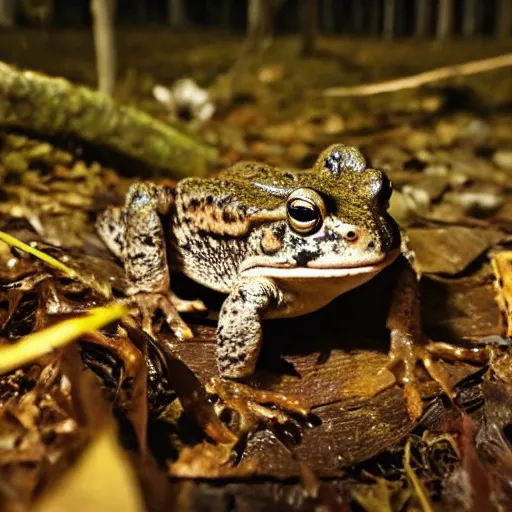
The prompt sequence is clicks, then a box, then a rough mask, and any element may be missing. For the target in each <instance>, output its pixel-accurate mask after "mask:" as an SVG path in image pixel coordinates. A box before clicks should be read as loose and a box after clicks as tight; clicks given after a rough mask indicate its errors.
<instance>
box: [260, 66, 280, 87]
mask: <svg viewBox="0 0 512 512" xmlns="http://www.w3.org/2000/svg"><path fill="white" fill-rule="evenodd" d="M283 77H284V66H283V65H282V64H274V65H272V66H265V67H263V68H261V69H260V70H259V71H258V80H259V81H260V83H262V84H271V83H274V82H278V81H279V80H282V78H283Z"/></svg>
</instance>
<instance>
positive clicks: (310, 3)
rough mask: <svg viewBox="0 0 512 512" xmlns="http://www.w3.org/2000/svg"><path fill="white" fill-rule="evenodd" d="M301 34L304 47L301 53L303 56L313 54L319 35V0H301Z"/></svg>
mask: <svg viewBox="0 0 512 512" xmlns="http://www.w3.org/2000/svg"><path fill="white" fill-rule="evenodd" d="M300 10H301V25H302V27H301V35H302V47H301V51H300V54H301V55H302V56H303V57H307V56H310V55H313V54H314V53H315V50H316V37H317V35H318V0H301V3H300Z"/></svg>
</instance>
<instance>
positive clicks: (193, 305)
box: [170, 293, 207, 313]
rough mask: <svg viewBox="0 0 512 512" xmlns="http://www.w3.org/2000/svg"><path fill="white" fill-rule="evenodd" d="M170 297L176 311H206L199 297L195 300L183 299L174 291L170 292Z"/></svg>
mask: <svg viewBox="0 0 512 512" xmlns="http://www.w3.org/2000/svg"><path fill="white" fill-rule="evenodd" d="M170 299H171V301H172V303H173V304H174V307H175V308H176V311H178V313H193V312H195V311H206V310H207V307H206V306H205V304H204V302H203V301H202V300H200V299H196V300H185V299H181V298H180V297H178V296H177V295H175V294H174V293H171V294H170Z"/></svg>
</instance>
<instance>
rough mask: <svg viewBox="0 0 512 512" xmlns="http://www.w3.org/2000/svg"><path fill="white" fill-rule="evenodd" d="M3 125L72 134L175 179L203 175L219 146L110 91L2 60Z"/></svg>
mask: <svg viewBox="0 0 512 512" xmlns="http://www.w3.org/2000/svg"><path fill="white" fill-rule="evenodd" d="M0 126H3V127H11V128H20V129H24V130H30V131H32V132H36V133H40V134H42V135H45V136H52V135H68V136H69V135H71V136H74V137H77V138H78V139H81V140H83V141H86V142H89V143H92V144H94V145H97V146H99V147H103V148H107V149H109V150H112V151H114V152H117V153H119V154H121V155H125V156H128V157H130V158H132V159H134V160H136V161H139V162H140V163H142V164H143V165H145V166H148V167H150V168H153V169H154V170H155V171H156V172H157V173H162V174H167V175H171V176H173V177H174V178H177V179H179V178H182V177H185V176H192V175H193V176H202V175H204V174H206V172H207V170H208V166H209V164H212V163H214V162H215V161H216V159H217V152H216V151H215V149H213V148H211V147H207V146H203V145H202V144H200V143H199V142H196V141H195V140H194V139H192V138H190V137H189V136H187V135H185V134H183V133H181V132H179V131H178V130H176V129H174V128H172V127H171V126H168V125H166V124H164V123H162V122H160V121H157V120H156V119H154V118H152V117H151V116H149V115H147V114H145V113H143V112H140V111H138V110H136V109H134V108H131V107H127V106H124V105H119V104H117V103H115V102H114V101H113V100H112V99H111V98H110V97H109V96H107V95H105V94H102V93H99V92H95V91H92V90H90V89H88V88H86V87H81V86H77V85H73V84H71V83H70V82H68V81H67V80H65V79H63V78H51V77H48V76H45V75H42V74H39V73H35V72H32V71H18V70H16V69H14V68H12V67H11V66H8V65H7V64H5V63H2V62H0Z"/></svg>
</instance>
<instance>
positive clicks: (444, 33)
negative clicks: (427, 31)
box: [436, 0, 453, 41]
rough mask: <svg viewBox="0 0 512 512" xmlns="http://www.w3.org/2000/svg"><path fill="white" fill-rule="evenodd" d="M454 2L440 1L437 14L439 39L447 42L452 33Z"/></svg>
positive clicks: (451, 0)
mask: <svg viewBox="0 0 512 512" xmlns="http://www.w3.org/2000/svg"><path fill="white" fill-rule="evenodd" d="M452 24H453V0H439V4H438V12H437V30H436V34H437V39H438V40H440V41H445V40H446V39H448V37H450V35H451V33H452Z"/></svg>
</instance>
